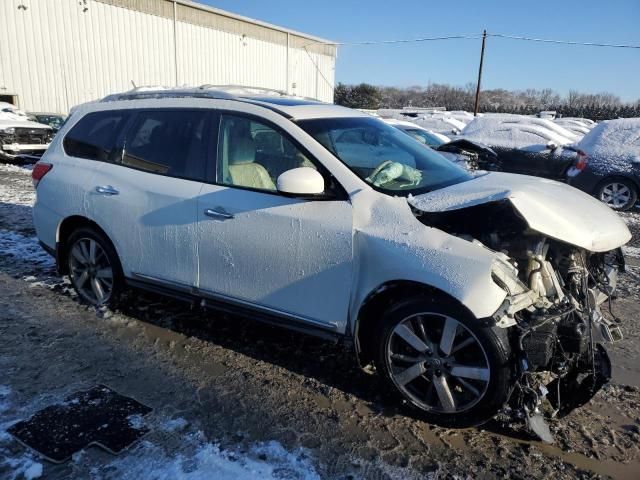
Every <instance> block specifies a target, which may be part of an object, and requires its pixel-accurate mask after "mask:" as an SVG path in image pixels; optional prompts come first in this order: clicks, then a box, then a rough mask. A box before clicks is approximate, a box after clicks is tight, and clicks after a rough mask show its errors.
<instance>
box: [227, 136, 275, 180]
mask: <svg viewBox="0 0 640 480" xmlns="http://www.w3.org/2000/svg"><path fill="white" fill-rule="evenodd" d="M255 159H256V145H255V142H254V141H253V139H252V138H251V137H250V136H244V135H243V136H237V137H236V138H235V139H234V141H233V142H231V143H230V145H229V176H230V177H231V183H232V184H233V185H240V186H243V187H249V188H259V189H262V190H275V189H276V186H275V184H274V183H273V180H272V179H271V177H270V176H269V173H267V170H266V169H265V168H264V167H263V166H262V165H260V164H259V163H255Z"/></svg>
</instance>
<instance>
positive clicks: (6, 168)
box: [0, 163, 33, 175]
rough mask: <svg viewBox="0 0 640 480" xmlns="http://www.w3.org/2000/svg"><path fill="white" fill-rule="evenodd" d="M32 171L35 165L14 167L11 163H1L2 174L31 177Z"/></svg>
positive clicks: (0, 170)
mask: <svg viewBox="0 0 640 480" xmlns="http://www.w3.org/2000/svg"><path fill="white" fill-rule="evenodd" d="M32 170H33V165H12V164H11V163H0V172H7V173H23V174H25V175H31V171H32Z"/></svg>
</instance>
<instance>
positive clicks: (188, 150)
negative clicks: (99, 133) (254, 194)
mask: <svg viewBox="0 0 640 480" xmlns="http://www.w3.org/2000/svg"><path fill="white" fill-rule="evenodd" d="M209 117H210V114H209V113H208V111H206V110H201V109H194V110H185V109H154V110H146V111H139V112H138V113H136V114H135V116H134V117H133V118H132V119H130V121H129V126H128V128H127V130H126V133H125V134H124V135H123V136H122V139H121V148H120V150H119V155H118V156H117V158H115V159H114V161H113V163H105V164H103V167H102V168H101V169H100V170H99V171H98V172H97V174H96V176H95V178H94V180H93V188H92V192H91V195H92V201H91V205H92V208H93V217H94V219H95V220H96V221H97V222H98V224H99V225H100V226H102V228H104V230H105V231H106V232H107V234H108V235H109V237H110V238H111V239H112V241H113V242H114V244H115V246H116V249H117V251H118V254H119V255H120V259H121V261H122V266H123V269H124V272H125V275H126V276H128V277H133V278H136V279H138V280H147V281H156V282H157V281H160V282H164V283H167V284H170V285H171V286H174V287H185V288H189V287H194V286H195V285H196V282H197V268H198V261H197V238H196V236H197V211H196V207H197V197H198V194H199V193H200V190H201V188H202V181H203V180H204V179H205V177H206V157H207V148H208V139H209V136H208V135H207V133H206V132H207V128H209Z"/></svg>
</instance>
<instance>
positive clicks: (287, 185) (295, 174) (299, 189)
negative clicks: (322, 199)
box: [277, 167, 324, 195]
mask: <svg viewBox="0 0 640 480" xmlns="http://www.w3.org/2000/svg"><path fill="white" fill-rule="evenodd" d="M277 187H278V191H279V192H282V193H290V194H294V195H317V194H320V193H323V192H324V178H323V177H322V175H320V174H319V173H318V171H317V170H314V169H313V168H310V167H300V168H293V169H291V170H287V171H286V172H284V173H282V174H281V175H280V176H279V177H278V181H277Z"/></svg>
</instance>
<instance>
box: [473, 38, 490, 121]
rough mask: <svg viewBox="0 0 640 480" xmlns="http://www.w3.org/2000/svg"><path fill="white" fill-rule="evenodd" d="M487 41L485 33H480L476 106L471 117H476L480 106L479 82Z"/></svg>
mask: <svg viewBox="0 0 640 480" xmlns="http://www.w3.org/2000/svg"><path fill="white" fill-rule="evenodd" d="M486 41H487V31H486V30H484V31H483V32H482V50H480V68H479V69H478V84H477V85H476V104H475V106H474V107H473V116H474V117H477V116H478V107H479V106H480V82H481V81H482V64H483V62H484V44H485V42H486Z"/></svg>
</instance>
